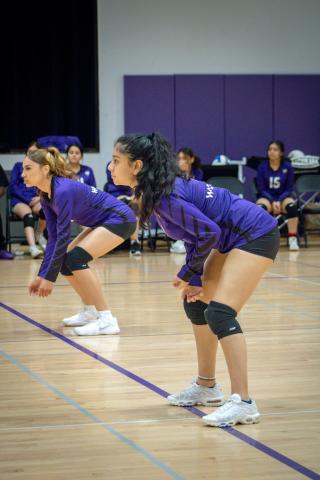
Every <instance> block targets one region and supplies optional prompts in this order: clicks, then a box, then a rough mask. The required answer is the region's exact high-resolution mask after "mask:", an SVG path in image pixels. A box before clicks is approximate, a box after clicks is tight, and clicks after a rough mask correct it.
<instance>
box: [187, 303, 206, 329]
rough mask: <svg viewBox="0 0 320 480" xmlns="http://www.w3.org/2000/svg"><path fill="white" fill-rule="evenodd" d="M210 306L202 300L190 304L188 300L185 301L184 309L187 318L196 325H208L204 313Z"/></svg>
mask: <svg viewBox="0 0 320 480" xmlns="http://www.w3.org/2000/svg"><path fill="white" fill-rule="evenodd" d="M207 307H208V305H207V304H206V303H204V302H201V300H197V301H196V302H191V303H188V302H187V300H186V299H184V301H183V308H184V311H185V312H186V315H187V317H188V318H189V320H191V323H193V324H194V325H207V321H206V319H205V317H204V311H205V309H206V308H207Z"/></svg>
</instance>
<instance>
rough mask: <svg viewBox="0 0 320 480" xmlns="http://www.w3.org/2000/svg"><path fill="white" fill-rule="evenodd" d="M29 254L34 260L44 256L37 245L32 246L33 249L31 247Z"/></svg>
mask: <svg viewBox="0 0 320 480" xmlns="http://www.w3.org/2000/svg"><path fill="white" fill-rule="evenodd" d="M29 252H30V255H31V257H32V258H38V257H40V256H41V255H42V254H43V251H42V250H40V248H38V247H37V246H36V245H31V247H29Z"/></svg>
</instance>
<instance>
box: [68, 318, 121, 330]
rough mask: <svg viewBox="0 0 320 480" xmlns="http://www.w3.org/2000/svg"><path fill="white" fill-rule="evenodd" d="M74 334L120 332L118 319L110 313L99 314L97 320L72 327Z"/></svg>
mask: <svg viewBox="0 0 320 480" xmlns="http://www.w3.org/2000/svg"><path fill="white" fill-rule="evenodd" d="M73 331H74V333H75V334H76V335H116V334H118V333H119V332H120V328H119V325H118V321H117V319H116V318H115V317H113V316H112V315H111V314H108V315H104V314H102V315H99V318H98V319H97V320H94V321H93V322H89V323H87V324H86V325H84V326H83V327H77V328H74V329H73Z"/></svg>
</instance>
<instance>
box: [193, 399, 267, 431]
mask: <svg viewBox="0 0 320 480" xmlns="http://www.w3.org/2000/svg"><path fill="white" fill-rule="evenodd" d="M259 418H260V413H259V412H258V409H257V405H256V402H255V401H254V400H252V403H246V402H242V400H241V397H240V395H238V394H237V393H234V394H233V395H231V396H230V397H229V399H228V400H227V401H226V403H225V404H224V405H222V407H219V408H218V409H217V410H215V411H214V412H213V413H209V415H205V416H204V417H202V420H203V421H204V423H206V424H207V425H210V426H211V427H232V426H233V425H236V424H237V423H242V424H244V425H249V424H251V423H258V422H259Z"/></svg>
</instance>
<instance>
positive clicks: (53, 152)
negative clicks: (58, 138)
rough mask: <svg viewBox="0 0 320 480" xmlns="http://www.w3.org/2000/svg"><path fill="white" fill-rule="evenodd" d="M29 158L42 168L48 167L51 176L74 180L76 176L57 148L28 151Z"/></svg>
mask: <svg viewBox="0 0 320 480" xmlns="http://www.w3.org/2000/svg"><path fill="white" fill-rule="evenodd" d="M27 156H28V158H30V160H31V161H32V162H35V163H37V164H38V165H41V166H42V167H43V166H45V165H48V166H49V168H50V173H51V175H54V176H55V177H66V178H72V177H73V176H74V173H73V172H72V171H71V170H70V168H69V167H68V165H67V164H66V162H65V160H64V158H63V157H62V156H61V153H60V151H59V150H58V149H57V148H56V147H48V148H46V149H45V148H39V149H38V150H34V151H28V154H27Z"/></svg>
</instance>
